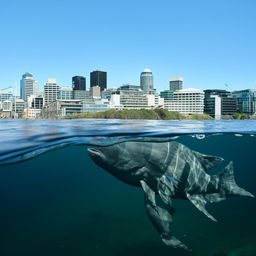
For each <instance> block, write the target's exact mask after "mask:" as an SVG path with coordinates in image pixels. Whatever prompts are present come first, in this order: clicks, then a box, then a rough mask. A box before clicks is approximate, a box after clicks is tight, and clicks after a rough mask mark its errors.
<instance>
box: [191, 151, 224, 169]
mask: <svg viewBox="0 0 256 256" xmlns="http://www.w3.org/2000/svg"><path fill="white" fill-rule="evenodd" d="M194 154H195V156H196V158H197V159H198V160H199V161H200V163H201V165H202V167H203V168H204V170H205V171H208V170H210V169H212V168H213V167H215V166H216V165H218V164H219V163H220V162H222V161H223V160H224V159H223V158H222V157H219V156H211V155H204V154H201V153H199V152H196V151H194Z"/></svg>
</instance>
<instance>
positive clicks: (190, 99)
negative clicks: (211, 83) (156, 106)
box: [164, 88, 204, 114]
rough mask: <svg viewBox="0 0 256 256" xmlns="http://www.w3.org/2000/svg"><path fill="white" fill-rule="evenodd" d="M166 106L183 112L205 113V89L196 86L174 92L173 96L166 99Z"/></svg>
mask: <svg viewBox="0 0 256 256" xmlns="http://www.w3.org/2000/svg"><path fill="white" fill-rule="evenodd" d="M164 108H165V109H167V110H170V111H177V112H180V113H182V114H203V113H204V91H202V90H199V89H194V88H188V89H182V90H178V91H175V92H173V98H172V99H169V100H168V99H167V100H165V101H164Z"/></svg>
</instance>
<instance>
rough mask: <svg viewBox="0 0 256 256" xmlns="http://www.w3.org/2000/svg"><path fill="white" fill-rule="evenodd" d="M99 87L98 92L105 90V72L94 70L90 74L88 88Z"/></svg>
mask: <svg viewBox="0 0 256 256" xmlns="http://www.w3.org/2000/svg"><path fill="white" fill-rule="evenodd" d="M94 86H99V87H100V91H101V92H102V91H103V90H104V89H107V72H105V71H100V70H95V71H93V72H91V73H90V87H94Z"/></svg>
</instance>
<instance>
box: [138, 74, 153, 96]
mask: <svg viewBox="0 0 256 256" xmlns="http://www.w3.org/2000/svg"><path fill="white" fill-rule="evenodd" d="M140 88H141V90H142V91H143V92H144V93H147V94H149V93H153V92H154V84H153V74H152V71H151V70H150V69H144V70H143V72H142V73H141V75H140Z"/></svg>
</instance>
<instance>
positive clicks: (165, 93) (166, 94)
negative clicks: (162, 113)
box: [160, 90, 173, 100]
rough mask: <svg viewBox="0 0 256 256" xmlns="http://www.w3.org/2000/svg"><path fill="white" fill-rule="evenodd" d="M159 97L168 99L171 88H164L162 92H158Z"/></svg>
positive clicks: (171, 95) (170, 95)
mask: <svg viewBox="0 0 256 256" xmlns="http://www.w3.org/2000/svg"><path fill="white" fill-rule="evenodd" d="M160 97H161V98H164V99H166V100H169V99H171V98H172V97H173V91H171V90H164V91H162V92H160Z"/></svg>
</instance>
